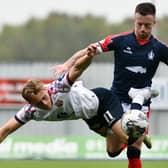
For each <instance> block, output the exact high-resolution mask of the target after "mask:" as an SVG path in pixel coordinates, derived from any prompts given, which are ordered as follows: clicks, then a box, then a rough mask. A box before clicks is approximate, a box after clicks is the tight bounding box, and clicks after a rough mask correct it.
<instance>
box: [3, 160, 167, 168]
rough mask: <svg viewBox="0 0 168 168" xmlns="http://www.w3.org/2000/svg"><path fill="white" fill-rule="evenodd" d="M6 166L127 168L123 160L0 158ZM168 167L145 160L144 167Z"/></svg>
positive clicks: (24, 167)
mask: <svg viewBox="0 0 168 168" xmlns="http://www.w3.org/2000/svg"><path fill="white" fill-rule="evenodd" d="M0 167H2V168H3V167H4V168H127V161H123V160H97V161H96V160H87V161H83V160H80V161H77V160H57V161H54V160H51V161H48V160H0ZM158 167H161V168H163V167H168V161H143V168H158Z"/></svg>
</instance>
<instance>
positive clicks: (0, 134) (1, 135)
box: [0, 118, 23, 143]
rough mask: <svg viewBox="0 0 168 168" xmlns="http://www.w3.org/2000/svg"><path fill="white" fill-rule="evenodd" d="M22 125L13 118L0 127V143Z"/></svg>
mask: <svg viewBox="0 0 168 168" xmlns="http://www.w3.org/2000/svg"><path fill="white" fill-rule="evenodd" d="M22 125H23V124H21V123H19V122H18V121H17V120H16V119H15V118H11V119H10V120H9V121H8V122H7V123H5V124H4V125H3V126H2V127H0V143H1V142H2V141H3V140H4V139H5V138H6V137H7V136H8V135H9V134H11V133H12V132H14V131H15V130H17V129H18V128H19V127H21V126H22Z"/></svg>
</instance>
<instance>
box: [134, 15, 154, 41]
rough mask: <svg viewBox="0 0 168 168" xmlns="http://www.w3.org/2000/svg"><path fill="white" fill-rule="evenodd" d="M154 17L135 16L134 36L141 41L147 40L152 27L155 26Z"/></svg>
mask: <svg viewBox="0 0 168 168" xmlns="http://www.w3.org/2000/svg"><path fill="white" fill-rule="evenodd" d="M155 23H156V21H155V17H154V16H153V15H146V16H143V15H141V14H139V13H136V14H135V20H134V24H135V34H136V36H137V38H139V39H141V40H147V39H149V38H150V36H151V34H152V29H153V26H154V25H155Z"/></svg>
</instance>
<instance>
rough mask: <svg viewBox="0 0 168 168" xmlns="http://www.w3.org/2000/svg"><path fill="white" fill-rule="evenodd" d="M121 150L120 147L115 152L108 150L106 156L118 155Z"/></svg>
mask: <svg viewBox="0 0 168 168" xmlns="http://www.w3.org/2000/svg"><path fill="white" fill-rule="evenodd" d="M121 151H122V149H120V150H119V151H117V152H108V151H107V153H108V156H109V157H112V158H113V157H116V156H118V155H119V154H120V153H121Z"/></svg>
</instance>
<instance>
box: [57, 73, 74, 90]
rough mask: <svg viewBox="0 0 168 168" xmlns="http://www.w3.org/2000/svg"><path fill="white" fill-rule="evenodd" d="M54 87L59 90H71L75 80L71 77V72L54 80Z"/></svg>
mask: <svg viewBox="0 0 168 168" xmlns="http://www.w3.org/2000/svg"><path fill="white" fill-rule="evenodd" d="M54 83H55V84H54V87H55V89H56V90H57V92H62V93H65V92H69V90H70V88H71V86H72V84H73V82H72V81H70V79H69V74H68V73H66V74H65V75H63V76H61V77H59V78H58V79H57V80H56V81H54Z"/></svg>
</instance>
